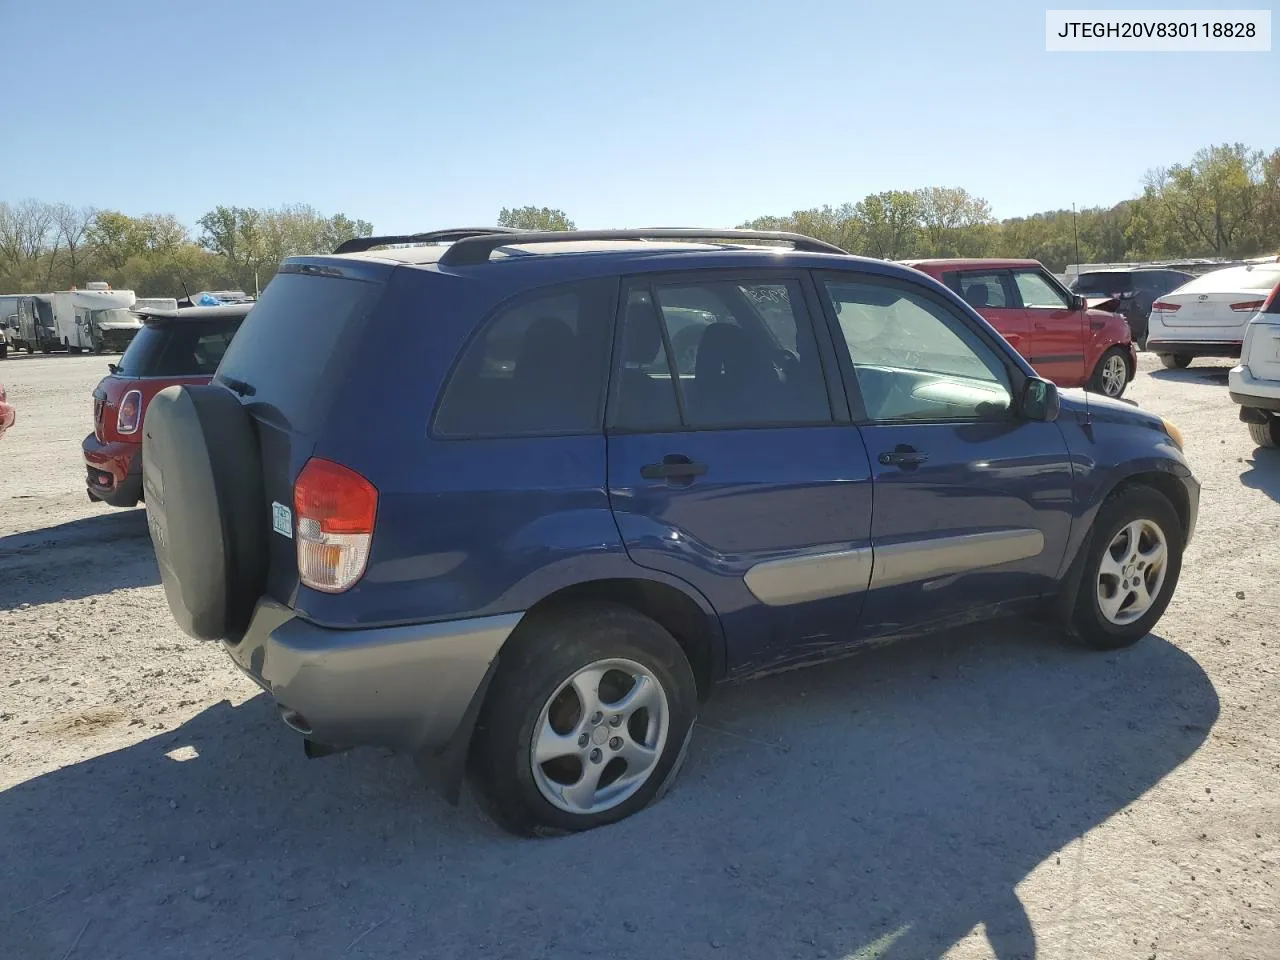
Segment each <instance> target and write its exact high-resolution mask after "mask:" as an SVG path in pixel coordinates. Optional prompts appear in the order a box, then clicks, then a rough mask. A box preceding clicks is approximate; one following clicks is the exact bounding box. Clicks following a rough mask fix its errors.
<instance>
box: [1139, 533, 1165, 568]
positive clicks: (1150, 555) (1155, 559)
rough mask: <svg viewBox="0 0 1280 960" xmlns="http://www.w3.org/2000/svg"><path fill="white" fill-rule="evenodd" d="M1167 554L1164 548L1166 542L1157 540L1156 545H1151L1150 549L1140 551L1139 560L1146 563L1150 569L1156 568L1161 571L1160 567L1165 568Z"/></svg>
mask: <svg viewBox="0 0 1280 960" xmlns="http://www.w3.org/2000/svg"><path fill="white" fill-rule="evenodd" d="M1165 553H1166V550H1165V546H1164V541H1162V540H1157V541H1155V543H1153V544H1152V545H1151V547H1150V548H1149V549H1147V550H1144V551H1139V553H1138V559H1139V560H1141V561H1142V562H1143V563H1145V564H1146V565H1147V566H1148V567H1155V568H1157V569H1159V568H1160V567H1163V566H1164V558H1165Z"/></svg>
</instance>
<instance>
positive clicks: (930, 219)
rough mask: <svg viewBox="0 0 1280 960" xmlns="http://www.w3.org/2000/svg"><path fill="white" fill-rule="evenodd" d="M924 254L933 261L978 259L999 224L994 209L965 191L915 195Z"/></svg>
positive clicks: (935, 190)
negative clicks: (993, 214)
mask: <svg viewBox="0 0 1280 960" xmlns="http://www.w3.org/2000/svg"><path fill="white" fill-rule="evenodd" d="M915 197H916V210H917V216H918V218H919V221H920V238H921V246H922V248H923V250H922V252H924V253H925V254H926V255H928V256H931V257H978V256H982V254H983V253H984V252H985V247H986V246H987V244H988V242H989V231H988V230H987V228H988V227H989V226H990V225H991V224H993V223H994V222H995V218H994V217H992V216H991V205H990V204H989V203H987V201H986V200H983V199H982V198H981V197H975V196H974V195H973V194H971V193H969V191H968V190H965V189H964V188H963V187H925V188H923V189H921V190H917V191H915Z"/></svg>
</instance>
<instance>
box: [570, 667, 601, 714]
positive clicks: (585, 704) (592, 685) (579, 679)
mask: <svg viewBox="0 0 1280 960" xmlns="http://www.w3.org/2000/svg"><path fill="white" fill-rule="evenodd" d="M606 673H608V670H607V669H605V668H603V667H591V668H588V669H586V670H583V671H581V672H580V673H578V675H577V676H575V677H574V678H573V689H574V692H575V693H577V695H578V702H579V703H580V704H582V719H583V722H586V721H587V720H589V719H590V718H591V715H592V714H593V713H595V712H596V711H597V710H599V709H600V681H601V680H603V679H604V675H605V674H606Z"/></svg>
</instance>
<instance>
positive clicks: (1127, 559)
mask: <svg viewBox="0 0 1280 960" xmlns="http://www.w3.org/2000/svg"><path fill="white" fill-rule="evenodd" d="M1185 539H1186V536H1185V532H1184V531H1183V529H1182V522H1181V521H1180V520H1179V519H1178V513H1177V511H1176V510H1174V508H1173V504H1171V503H1170V502H1169V500H1168V498H1166V497H1165V496H1164V495H1163V494H1161V493H1159V492H1158V491H1156V490H1153V489H1152V488H1151V487H1145V486H1134V487H1129V488H1127V489H1125V490H1122V491H1120V492H1119V493H1116V494H1113V495H1112V496H1111V497H1110V499H1108V500H1107V501H1106V503H1104V504H1103V505H1102V507H1101V508H1100V509H1099V510H1098V515H1097V517H1096V518H1095V520H1094V522H1093V528H1092V531H1091V532H1090V536H1089V541H1088V543H1087V544H1086V545H1085V546H1084V547H1083V548H1082V554H1081V557H1082V559H1081V560H1080V562H1081V563H1083V564H1084V568H1083V576H1081V577H1080V582H1079V587H1078V588H1077V593H1076V602H1075V609H1074V610H1073V612H1072V615H1071V634H1072V636H1073V638H1074V639H1076V640H1077V641H1078V642H1079V643H1081V644H1083V645H1084V646H1086V647H1090V648H1092V649H1094V650H1114V649H1117V648H1119V647H1127V646H1129V645H1131V644H1134V643H1136V642H1137V641H1138V640H1140V639H1142V638H1143V637H1145V636H1146V635H1147V634H1148V633H1150V632H1151V629H1152V628H1153V627H1154V626H1155V625H1156V623H1157V622H1158V621H1159V620H1160V617H1161V616H1163V614H1164V611H1165V608H1166V607H1168V606H1169V601H1170V600H1171V599H1172V597H1173V592H1174V590H1175V589H1176V588H1177V586H1178V577H1179V575H1180V574H1181V572H1182V548H1183V545H1184V543H1185Z"/></svg>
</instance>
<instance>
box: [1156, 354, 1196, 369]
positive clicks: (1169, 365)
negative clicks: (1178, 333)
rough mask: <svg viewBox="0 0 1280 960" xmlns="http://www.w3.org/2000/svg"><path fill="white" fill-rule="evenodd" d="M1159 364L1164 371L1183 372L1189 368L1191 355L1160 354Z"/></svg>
mask: <svg viewBox="0 0 1280 960" xmlns="http://www.w3.org/2000/svg"><path fill="white" fill-rule="evenodd" d="M1160 362H1161V363H1162V364H1164V368H1165V369H1166V370H1185V369H1186V368H1187V367H1189V366H1191V355H1190V354H1186V353H1162V354H1160Z"/></svg>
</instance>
